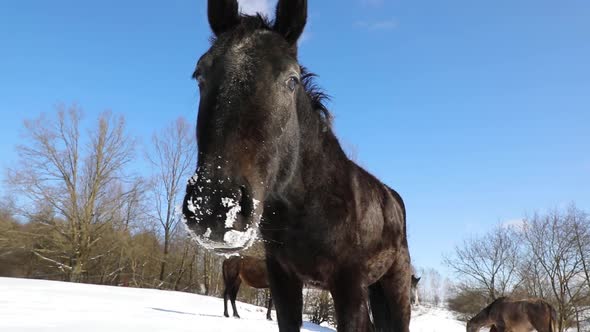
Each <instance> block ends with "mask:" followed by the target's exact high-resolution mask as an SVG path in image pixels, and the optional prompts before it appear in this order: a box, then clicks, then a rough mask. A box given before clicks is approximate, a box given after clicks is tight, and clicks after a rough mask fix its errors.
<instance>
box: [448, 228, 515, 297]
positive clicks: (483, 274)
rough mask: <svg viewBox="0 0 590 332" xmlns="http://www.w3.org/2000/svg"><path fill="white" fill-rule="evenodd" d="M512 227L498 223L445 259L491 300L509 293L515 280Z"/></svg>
mask: <svg viewBox="0 0 590 332" xmlns="http://www.w3.org/2000/svg"><path fill="white" fill-rule="evenodd" d="M515 236H516V234H515V232H514V230H513V229H511V228H509V227H504V226H497V227H496V228H495V229H494V230H493V231H492V232H490V233H488V234H486V235H484V236H482V237H479V238H471V239H469V240H465V241H464V242H463V245H462V246H461V247H459V246H457V247H455V253H454V256H449V257H445V259H444V261H445V264H447V265H448V266H449V267H451V268H452V269H453V270H454V271H455V273H456V274H457V275H458V276H460V277H461V278H467V279H468V280H469V281H470V284H471V285H472V286H473V287H474V288H477V289H481V290H483V291H485V292H486V293H487V298H488V301H492V300H494V299H496V298H497V297H499V296H503V295H505V294H507V293H510V292H511V290H512V287H513V286H514V285H515V283H516V278H517V273H516V270H517V266H518V261H517V258H518V252H519V248H518V245H517V243H518V242H517V241H515V240H514V238H515Z"/></svg>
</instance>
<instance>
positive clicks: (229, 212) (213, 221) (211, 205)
mask: <svg viewBox="0 0 590 332" xmlns="http://www.w3.org/2000/svg"><path fill="white" fill-rule="evenodd" d="M259 205H260V204H259V202H258V201H257V200H256V199H254V198H253V197H252V194H251V193H250V191H249V189H248V188H247V186H245V185H239V184H235V183H232V181H230V180H229V179H227V178H226V179H210V178H206V177H204V176H203V175H202V174H199V172H198V171H197V173H196V174H195V175H194V176H193V177H191V178H190V179H189V181H188V184H187V188H186V195H185V197H184V202H183V206H182V213H183V216H184V223H185V225H186V228H187V230H188V233H189V234H190V236H191V237H192V239H193V240H195V241H196V242H197V243H198V244H199V245H200V246H202V247H204V248H205V249H208V250H213V251H215V252H217V253H220V254H233V253H237V252H239V251H241V250H244V249H247V248H248V247H250V246H251V245H252V244H253V243H254V241H255V240H256V239H257V237H258V223H259V221H260V215H261V211H259V209H260V208H261V207H260V206H259Z"/></svg>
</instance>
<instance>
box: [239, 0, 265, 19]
mask: <svg viewBox="0 0 590 332" xmlns="http://www.w3.org/2000/svg"><path fill="white" fill-rule="evenodd" d="M238 3H239V4H240V11H241V12H242V13H244V14H250V15H252V14H256V13H261V14H264V15H266V16H272V13H273V6H272V4H271V1H270V0H238Z"/></svg>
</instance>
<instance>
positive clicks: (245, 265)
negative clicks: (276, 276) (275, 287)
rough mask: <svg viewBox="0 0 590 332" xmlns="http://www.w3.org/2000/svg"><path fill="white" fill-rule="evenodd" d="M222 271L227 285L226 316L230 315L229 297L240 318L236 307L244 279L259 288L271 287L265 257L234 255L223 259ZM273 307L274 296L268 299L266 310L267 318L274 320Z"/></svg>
mask: <svg viewBox="0 0 590 332" xmlns="http://www.w3.org/2000/svg"><path fill="white" fill-rule="evenodd" d="M222 271H223V284H224V285H225V289H224V290H223V315H224V316H225V317H229V314H228V313H227V299H228V298H229V300H230V301H231V306H232V308H233V311H234V317H237V318H240V315H239V314H238V309H237V308H236V297H237V295H238V291H239V290H240V285H241V284H242V281H243V282H244V283H245V284H246V285H248V286H250V287H254V288H257V289H261V288H269V287H270V286H269V284H268V274H267V272H266V262H265V261H264V259H259V258H255V257H251V256H232V257H230V258H227V259H226V260H224V261H223V265H222ZM271 307H272V296H270V297H269V299H268V310H267V312H266V319H268V320H272V317H271V315H270V311H271V310H270V309H271Z"/></svg>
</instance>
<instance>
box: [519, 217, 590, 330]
mask: <svg viewBox="0 0 590 332" xmlns="http://www.w3.org/2000/svg"><path fill="white" fill-rule="evenodd" d="M572 212H573V210H571V209H570V210H569V211H568V212H566V213H565V214H563V213H561V212H559V211H553V212H551V213H548V214H547V215H542V216H540V215H537V214H535V215H534V216H533V217H531V218H528V219H527V220H526V222H525V228H524V239H525V242H526V244H527V246H528V250H529V251H530V253H531V254H532V256H533V257H534V262H535V263H536V264H538V266H539V267H540V272H541V273H539V275H538V276H537V277H538V278H539V280H538V281H537V283H538V284H546V285H548V286H549V287H548V288H549V294H545V295H546V296H547V297H550V298H551V299H552V300H553V302H554V303H555V304H556V307H557V311H558V314H559V324H558V326H559V329H560V331H563V330H564V329H565V328H566V324H567V323H568V321H569V320H570V319H572V318H574V317H575V316H577V314H578V310H577V309H576V308H577V304H578V303H579V302H580V301H582V300H583V299H584V298H585V297H586V296H587V290H588V289H587V284H586V283H585V280H584V279H583V278H581V276H583V270H584V269H583V262H582V261H583V260H582V258H581V256H580V255H579V252H578V250H577V239H576V237H575V236H572V235H573V234H575V230H576V223H575V222H574V221H575V217H574V216H572V214H571V213H572ZM577 320H579V319H577Z"/></svg>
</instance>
